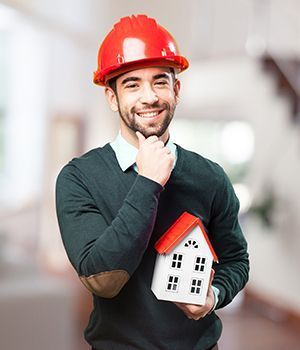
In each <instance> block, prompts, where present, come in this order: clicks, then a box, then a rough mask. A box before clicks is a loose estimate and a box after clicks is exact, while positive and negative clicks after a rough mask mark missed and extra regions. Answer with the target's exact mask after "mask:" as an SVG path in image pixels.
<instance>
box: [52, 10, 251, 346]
mask: <svg viewBox="0 0 300 350" xmlns="http://www.w3.org/2000/svg"><path fill="white" fill-rule="evenodd" d="M187 67H188V62H187V60H186V59H185V58H184V57H183V56H181V55H180V53H179V51H178V47H177V44H176V43H175V41H174V39H173V38H172V36H171V35H170V34H169V33H168V32H167V31H166V30H165V29H164V28H162V27H161V26H159V25H158V24H157V23H156V21H155V20H154V19H151V18H148V17H147V16H145V15H137V16H131V17H125V18H122V19H121V20H120V22H118V23H117V24H115V26H114V28H113V30H112V31H111V32H110V33H109V34H108V35H107V37H106V38H105V39H104V41H103V43H102V45H101V47H100V50H99V55H98V70H97V72H95V75H94V82H95V83H96V84H99V85H101V86H104V87H105V95H106V98H107V100H108V103H109V105H110V107H111V109H112V110H113V111H115V112H118V113H119V115H120V133H119V135H118V137H117V138H116V139H115V140H114V141H113V142H112V143H110V144H106V145H105V146H104V147H102V148H97V149H94V150H91V151H89V152H88V153H86V154H85V155H83V156H81V157H80V158H76V159H73V160H72V161H71V162H70V163H68V164H67V165H66V166H65V167H64V168H63V169H62V171H61V173H60V174H59V177H58V180H57V192H56V193H57V214H58V220H59V225H60V230H61V234H62V238H63V242H64V245H65V248H66V251H67V253H68V256H69V259H70V261H71V263H72V264H73V266H74V268H75V269H76V271H77V272H78V275H79V277H80V279H81V281H82V282H83V284H84V285H85V286H86V287H87V288H88V289H89V290H90V291H91V292H92V293H93V298H94V310H93V312H92V314H91V317H90V322H89V324H88V326H87V329H86V330H85V338H86V340H87V341H88V343H89V344H90V345H91V346H92V349H95V350H100V349H108V350H110V349H120V350H122V349H139V350H141V349H145V350H154V349H155V350H158V349H166V350H167V349H171V350H176V349H178V350H181V349H182V350H186V349H195V350H207V349H217V341H218V339H219V337H220V334H221V329H222V325H221V321H220V320H219V318H218V317H217V316H216V314H215V313H214V310H215V309H218V308H221V307H224V306H225V305H227V304H228V303H229V302H230V301H231V300H232V299H233V298H234V296H235V295H236V294H237V293H238V292H239V291H240V290H241V289H242V288H243V287H244V285H245V283H246V282H247V279H248V269H249V268H248V254H247V250H246V242H245V239H244V237H243V234H242V232H241V229H240V226H239V224H238V219H237V215H238V208H239V205H238V200H237V198H236V196H235V194H234V191H233V189H232V186H231V184H230V182H229V180H228V178H227V176H226V175H225V173H224V172H223V170H222V168H221V167H220V166H218V165H217V164H215V163H213V162H211V161H209V160H207V159H205V158H203V157H201V156H200V155H198V154H195V153H193V152H190V151H187V150H185V149H184V148H182V147H180V146H179V145H175V144H174V143H173V142H172V140H171V139H170V135H169V128H168V127H169V124H170V122H171V120H172V118H173V115H174V112H175V108H176V104H177V103H178V96H179V90H180V82H179V80H178V79H177V77H176V75H177V73H179V72H181V71H183V70H185V69H186V68H187ZM184 211H188V212H190V213H191V214H193V215H195V216H198V217H201V219H202V222H203V223H204V225H205V226H206V229H207V231H208V235H209V238H210V240H211V242H212V244H213V246H214V249H215V251H216V253H217V255H218V258H219V264H216V265H214V266H213V268H214V270H213V271H212V274H211V279H213V281H212V284H211V285H210V287H209V290H208V294H207V299H206V304H205V305H203V306H199V305H188V304H183V303H172V302H166V301H159V300H157V299H156V297H155V295H154V294H153V293H152V291H151V280H152V273H153V268H154V262H155V256H156V254H155V250H154V243H155V242H156V241H157V240H158V238H159V237H160V236H161V235H162V234H163V233H164V232H165V231H166V230H167V229H168V228H169V227H170V226H171V225H172V224H173V222H174V221H175V220H176V219H177V218H178V217H179V216H180V215H181V214H182V213H183V212H184ZM214 271H215V274H214Z"/></svg>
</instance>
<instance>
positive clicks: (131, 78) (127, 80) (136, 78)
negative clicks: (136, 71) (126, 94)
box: [121, 77, 141, 85]
mask: <svg viewBox="0 0 300 350" xmlns="http://www.w3.org/2000/svg"><path fill="white" fill-rule="evenodd" d="M140 80H141V78H138V77H127V78H125V79H124V80H122V82H121V85H125V84H126V83H128V82H129V81H140Z"/></svg>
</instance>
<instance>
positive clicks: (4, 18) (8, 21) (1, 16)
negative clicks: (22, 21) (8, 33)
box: [0, 4, 17, 30]
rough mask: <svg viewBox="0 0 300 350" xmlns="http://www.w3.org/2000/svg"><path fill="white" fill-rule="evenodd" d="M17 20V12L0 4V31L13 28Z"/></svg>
mask: <svg viewBox="0 0 300 350" xmlns="http://www.w3.org/2000/svg"><path fill="white" fill-rule="evenodd" d="M16 18H17V13H16V11H15V10H13V9H11V8H9V7H7V6H4V5H2V4H0V30H6V29H9V28H11V27H12V26H13V25H14V24H15V23H16Z"/></svg>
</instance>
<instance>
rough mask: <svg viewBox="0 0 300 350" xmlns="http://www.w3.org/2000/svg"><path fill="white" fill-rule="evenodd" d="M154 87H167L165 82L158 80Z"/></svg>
mask: <svg viewBox="0 0 300 350" xmlns="http://www.w3.org/2000/svg"><path fill="white" fill-rule="evenodd" d="M155 85H158V86H165V85H168V82H167V81H166V80H158V81H156V82H155Z"/></svg>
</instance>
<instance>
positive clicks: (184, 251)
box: [151, 225, 213, 305]
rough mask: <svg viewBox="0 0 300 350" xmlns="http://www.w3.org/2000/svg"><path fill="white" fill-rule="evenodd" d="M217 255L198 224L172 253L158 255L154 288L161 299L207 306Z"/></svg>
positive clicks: (153, 281) (154, 291)
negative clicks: (206, 300) (214, 257)
mask: <svg viewBox="0 0 300 350" xmlns="http://www.w3.org/2000/svg"><path fill="white" fill-rule="evenodd" d="M212 262H213V255H212V253H211V251H210V248H209V246H208V244H207V242H206V239H205V237H204V235H203V233H202V231H201V228H200V227H199V226H198V225H196V226H195V227H194V228H193V229H192V230H191V231H190V232H189V233H188V234H187V235H186V237H185V238H184V239H182V240H181V242H180V243H179V244H178V245H177V246H176V247H175V248H174V249H173V250H172V251H171V252H170V253H169V254H157V258H156V263H155V267H154V272H153V279H152V287H151V288H152V291H153V293H154V294H155V296H156V297H157V299H160V300H167V301H176V302H183V303H191V304H197V305H204V304H205V299H206V295H207V290H208V285H209V279H210V272H211V267H212Z"/></svg>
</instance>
